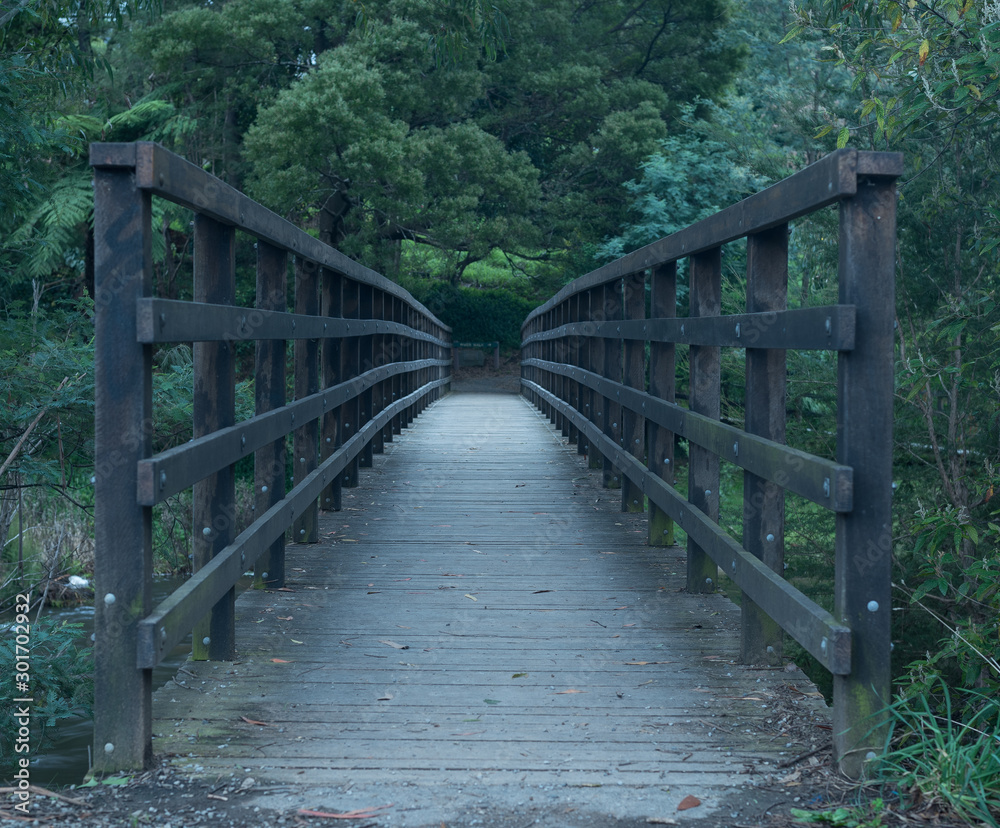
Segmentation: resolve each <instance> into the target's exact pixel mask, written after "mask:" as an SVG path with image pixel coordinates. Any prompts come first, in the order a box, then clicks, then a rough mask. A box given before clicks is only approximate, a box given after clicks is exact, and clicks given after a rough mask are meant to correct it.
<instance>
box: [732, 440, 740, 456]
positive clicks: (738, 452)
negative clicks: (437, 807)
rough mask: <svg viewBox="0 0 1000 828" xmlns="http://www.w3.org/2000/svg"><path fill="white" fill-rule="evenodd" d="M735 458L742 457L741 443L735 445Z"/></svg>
mask: <svg viewBox="0 0 1000 828" xmlns="http://www.w3.org/2000/svg"><path fill="white" fill-rule="evenodd" d="M733 456H734V457H739V456H740V444H739V443H733Z"/></svg>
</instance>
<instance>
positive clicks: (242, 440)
mask: <svg viewBox="0 0 1000 828" xmlns="http://www.w3.org/2000/svg"><path fill="white" fill-rule="evenodd" d="M246 447H247V436H246V434H241V435H240V448H246Z"/></svg>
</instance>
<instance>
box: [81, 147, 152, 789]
mask: <svg viewBox="0 0 1000 828" xmlns="http://www.w3.org/2000/svg"><path fill="white" fill-rule="evenodd" d="M128 156H131V157H130V158H129V157H128ZM91 164H92V165H93V167H94V273H95V285H94V293H95V296H96V303H95V305H96V311H95V330H94V409H95V411H94V450H95V469H94V478H95V479H94V493H95V509H94V512H95V542H96V554H95V561H94V581H95V593H96V600H95V602H94V606H95V613H94V615H95V617H94V642H95V644H94V662H95V663H94V756H93V762H94V766H93V770H94V771H96V772H106V771H108V772H110V771H116V770H143V769H144V768H146V767H148V766H149V765H150V763H151V762H152V757H153V747H152V672H153V671H152V670H145V669H139V668H137V666H136V658H137V645H138V624H139V621H140V620H142V618H144V617H145V616H146V615H148V614H149V612H150V610H151V609H152V598H151V586H152V571H153V543H152V509H150V508H148V507H143V506H139V505H138V503H137V498H136V490H137V485H138V474H137V467H138V461H139V460H142V459H144V458H147V457H149V456H150V455H151V453H152V452H151V449H152V430H151V428H150V422H151V421H150V415H151V413H152V408H153V402H152V346H150V345H142V344H140V343H138V342H137V341H136V340H137V338H138V337H137V335H136V334H137V331H136V314H135V306H136V300H137V299H140V298H142V297H146V296H150V295H151V293H152V282H153V279H152V269H151V267H152V266H151V262H152V256H151V253H150V244H151V230H150V225H151V207H150V195H149V193H148V192H144V191H142V190H140V189H138V188H137V187H136V185H135V172H134V171H135V147H134V145H124V146H123V145H111V146H110V147H108V146H107V145H100V144H98V145H94V146H92V147H91Z"/></svg>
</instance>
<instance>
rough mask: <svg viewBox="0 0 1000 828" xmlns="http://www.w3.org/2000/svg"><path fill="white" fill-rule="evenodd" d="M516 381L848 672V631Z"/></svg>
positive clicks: (575, 418) (824, 660)
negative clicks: (585, 438)
mask: <svg viewBox="0 0 1000 828" xmlns="http://www.w3.org/2000/svg"><path fill="white" fill-rule="evenodd" d="M522 383H523V384H524V385H526V386H527V387H529V388H530V389H531V390H532V391H534V392H535V393H536V394H538V395H539V396H540V397H541V398H542V399H544V400H545V401H546V402H547V403H548V404H549V405H551V406H552V407H553V408H556V409H558V411H559V412H560V413H561V414H562V415H563V416H564V417H566V418H568V419H569V420H571V421H572V422H573V425H575V426H576V427H577V428H578V429H579V430H580V431H581V432H582V433H583V434H585V435H586V437H587V439H588V440H590V441H591V444H592V445H596V446H599V450H600V452H601V453H602V454H603V455H604V456H606V457H608V458H609V459H610V460H611V462H612V463H613V464H614V466H615V468H617V469H618V470H619V471H620V472H621V473H622V474H624V475H625V476H626V477H628V478H629V479H630V480H632V481H633V482H634V483H635V484H636V485H637V486H638V487H639V488H640V489H641V490H642V492H643V494H645V495H646V497H648V498H649V499H650V500H652V501H653V502H654V503H655V504H656V505H657V506H659V508H660V509H662V510H663V511H664V512H666V513H667V514H668V515H669V516H670V517H671V518H673V519H674V520H675V521H677V523H678V524H679V525H680V527H681V528H682V529H683V530H684V531H685V532H687V533H688V535H690V536H691V538H692V539H693V540H694V541H695V543H697V544H698V545H699V546H700V547H701V548H702V549H703V550H704V551H705V552H706V553H707V554H708V556H709V557H710V558H711V559H712V560H713V561H714V562H715V564H716V565H717V566H718V567H720V568H721V569H722V570H723V571H724V572H725V573H726V575H728V576H729V577H730V578H731V579H732V580H733V581H734V582H735V583H736V584H737V586H739V587H740V589H742V590H743V591H744V592H746V594H747V595H748V596H750V598H751V599H752V600H753V601H754V602H755V603H756V604H758V605H759V606H760V607H761V608H762V609H763V610H764V611H765V612H766V613H768V615H770V616H771V617H772V618H773V619H774V620H775V621H776V622H777V623H778V624H779V625H780V626H781V627H782V629H784V630H785V631H786V632H787V633H788V634H789V635H791V636H792V637H793V638H794V639H795V640H796V641H798V642H799V644H801V645H802V646H803V647H804V648H805V649H806V650H807V651H808V652H809V653H810V654H811V655H812V656H813V657H814V658H816V660H817V661H819V663H820V664H822V665H823V666H824V667H826V669H827V670H829V671H830V672H831V673H833V674H834V675H848V674H849V673H850V672H851V631H850V630H849V629H848V628H847V627H845V626H843V625H842V624H838V623H837V621H836V619H835V618H834V617H833V616H832V615H831V614H830V613H829V612H828V611H827V610H825V609H823V608H822V607H821V606H819V605H818V604H816V603H815V602H814V601H812V600H811V599H809V598H807V597H806V596H805V595H803V594H802V593H801V592H799V590H797V589H796V588H795V587H793V586H792V585H791V584H789V583H788V582H787V581H786V580H784V579H783V578H782V577H781V576H780V575H778V574H777V573H776V572H773V571H772V570H771V569H769V568H768V567H767V566H766V565H765V564H764V563H763V562H762V561H759V560H757V558H755V557H754V556H753V555H751V554H750V553H749V552H747V551H746V550H745V549H744V548H743V547H742V546H740V544H738V543H737V542H736V541H735V540H734V539H733V538H731V537H730V536H729V535H727V534H726V533H725V531H724V530H723V529H722V528H721V527H719V526H718V524H716V523H715V522H714V521H712V520H711V519H710V518H709V517H708V516H707V515H706V514H705V513H704V512H702V511H701V510H700V509H698V508H696V507H695V506H693V505H692V504H691V503H689V502H688V501H687V499H686V498H685V497H684V496H683V495H681V494H680V493H679V492H678V491H677V490H676V489H675V488H674V487H673V486H670V485H669V484H667V483H665V482H664V481H663V480H661V479H660V478H658V477H657V476H656V475H654V474H652V473H651V472H650V471H649V470H648V469H647V468H646V467H645V466H643V465H642V463H641V462H640V461H639V460H638V459H636V458H635V457H633V456H632V455H631V454H629V453H628V452H627V451H625V450H624V449H623V448H622V447H621V446H619V445H617V444H616V443H615V442H614V441H613V440H611V439H610V438H608V437H607V436H606V435H605V434H603V433H602V432H601V430H600V429H599V428H597V426H595V425H594V424H593V423H591V422H590V421H589V420H588V419H587V418H586V417H584V416H583V415H582V414H581V413H580V412H579V411H577V410H575V409H574V408H573V407H572V406H569V405H567V404H566V403H564V402H563V401H562V400H560V399H559V398H558V397H556V396H555V395H554V394H551V393H549V392H548V391H546V390H545V389H544V388H542V387H541V386H540V385H538V384H537V383H534V382H531V381H530V380H522Z"/></svg>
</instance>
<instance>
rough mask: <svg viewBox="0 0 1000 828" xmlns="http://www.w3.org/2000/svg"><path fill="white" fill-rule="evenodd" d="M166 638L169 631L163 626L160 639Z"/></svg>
mask: <svg viewBox="0 0 1000 828" xmlns="http://www.w3.org/2000/svg"><path fill="white" fill-rule="evenodd" d="M166 638H167V631H166V629H164V628H163V627H160V639H161V640H164V641H165V640H166Z"/></svg>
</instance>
